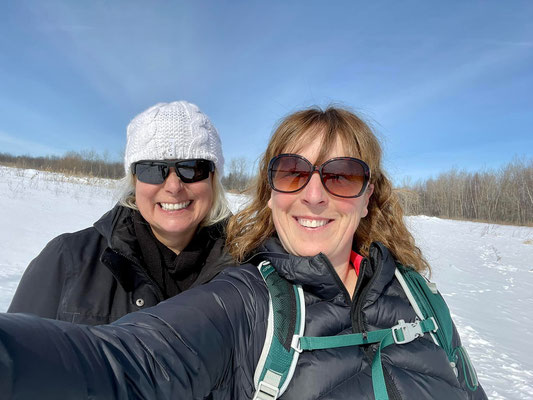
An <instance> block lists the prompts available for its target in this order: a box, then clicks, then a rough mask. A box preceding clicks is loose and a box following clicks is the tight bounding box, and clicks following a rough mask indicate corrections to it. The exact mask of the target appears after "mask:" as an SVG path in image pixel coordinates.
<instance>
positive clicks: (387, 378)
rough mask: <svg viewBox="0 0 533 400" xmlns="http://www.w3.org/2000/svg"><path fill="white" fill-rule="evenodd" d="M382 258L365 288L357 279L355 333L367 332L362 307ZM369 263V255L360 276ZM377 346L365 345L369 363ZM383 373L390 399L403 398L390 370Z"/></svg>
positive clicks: (352, 313)
mask: <svg viewBox="0 0 533 400" xmlns="http://www.w3.org/2000/svg"><path fill="white" fill-rule="evenodd" d="M375 251H378V250H376V246H372V245H371V246H370V251H369V257H370V256H371V255H370V252H375ZM380 258H381V259H380V260H379V261H380V262H379V263H378V268H377V269H376V271H374V274H373V275H372V277H371V278H370V281H369V282H368V283H367V284H366V286H365V288H364V289H361V288H362V286H363V284H362V280H361V281H360V280H357V285H356V286H355V291H354V299H356V301H354V302H353V303H352V308H351V310H350V312H351V319H352V331H353V332H354V333H359V332H361V333H364V332H365V330H364V329H365V327H364V325H363V319H362V318H361V315H362V308H363V299H364V298H365V297H366V295H367V293H368V292H369V291H370V289H371V288H372V286H373V285H374V282H375V281H376V279H377V278H378V277H379V275H380V273H381V270H382V269H383V262H382V257H380ZM369 265H370V260H369V258H367V257H365V258H363V260H362V261H361V269H360V271H359V275H360V276H364V275H363V273H365V272H366V270H367V268H370V266H369ZM360 290H361V294H360V295H359V297H356V296H357V295H358V292H359V291H360ZM356 316H357V317H358V318H357V321H356V319H355V317H356ZM355 325H357V329H358V330H357V331H356V330H355V329H356V326H355ZM373 347H374V348H373ZM375 347H376V346H375V345H374V346H372V345H368V346H367V347H366V348H364V347H363V352H364V354H365V356H366V358H367V361H368V363H369V365H372V360H373V358H374V357H375V354H376V350H375ZM383 373H384V374H383V375H384V378H385V385H386V386H387V389H388V390H387V391H388V392H392V393H389V399H390V400H402V397H401V395H400V393H399V391H398V388H397V387H396V385H395V384H394V381H393V380H392V378H391V376H390V374H389V372H388V371H387V370H386V369H385V368H383ZM389 389H390V390H389Z"/></svg>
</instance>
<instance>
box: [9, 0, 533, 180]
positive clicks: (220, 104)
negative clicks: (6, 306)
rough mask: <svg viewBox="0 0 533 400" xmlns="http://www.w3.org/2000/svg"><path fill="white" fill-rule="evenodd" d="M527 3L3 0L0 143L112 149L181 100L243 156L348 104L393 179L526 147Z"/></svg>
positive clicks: (530, 148)
mask: <svg viewBox="0 0 533 400" xmlns="http://www.w3.org/2000/svg"><path fill="white" fill-rule="evenodd" d="M531 93H533V2H531V1H510V2H502V1H446V2H443V1H401V2H398V1H375V2H363V1H334V2H333V1H332V2H325V1H310V0H306V1H290V2H289V1H268V2H266V1H256V0H247V1H231V2H230V1H222V0H219V1H214V0H213V1H209V0H205V1H194V2H193V1H188V2H186V1H157V0H153V1H137V0H127V1H123V0H113V1H98V0H92V1H70V0H64V1H53V0H47V1H38V0H35V1H26V0H17V1H4V2H1V3H0V152H9V153H12V154H30V155H48V154H56V155H60V154H63V153H64V152H66V151H69V150H75V151H83V150H86V151H88V150H94V151H96V152H98V153H101V154H103V153H104V152H107V154H108V155H109V156H110V157H111V158H113V159H121V157H122V152H123V148H124V144H125V132H126V126H127V124H128V122H129V121H130V120H131V119H132V118H133V116H134V115H136V114H137V113H139V112H141V111H142V110H144V109H146V108H147V107H149V106H150V105H152V104H154V103H156V102H160V101H173V100H181V99H184V100H189V101H191V102H194V103H196V104H198V105H199V106H200V108H201V109H202V110H203V111H204V112H206V113H207V114H208V115H209V116H210V118H211V119H212V121H213V123H214V124H215V126H216V127H217V129H218V131H219V133H220V135H221V137H222V141H223V148H224V152H225V157H226V160H230V159H231V158H233V157H242V156H244V157H246V158H247V159H248V160H249V161H250V162H251V163H252V162H254V161H255V160H256V159H257V158H258V157H259V155H260V154H261V152H262V151H263V150H264V149H265V147H266V143H267V141H268V138H269V135H270V134H271V132H272V128H273V126H274V125H275V123H276V122H277V121H278V120H279V119H280V118H281V117H283V116H284V115H286V114H288V113H290V112H292V111H294V110H296V109H300V108H302V107H307V106H311V105H319V106H327V105H328V104H330V103H336V104H340V105H344V106H347V107H350V108H352V109H354V110H356V111H358V112H359V113H361V114H362V115H363V116H364V117H365V118H367V120H370V121H371V123H372V125H373V126H374V127H375V129H376V131H377V132H378V134H379V135H380V137H381V138H382V140H383V144H384V148H385V164H386V167H387V169H388V171H389V174H390V175H391V176H392V178H393V179H394V180H395V181H396V182H401V181H402V180H403V179H404V178H405V177H408V176H409V177H411V178H412V179H413V180H416V179H419V178H426V177H430V176H436V175H437V174H438V173H439V172H443V171H446V170H449V169H450V168H452V167H455V168H459V169H466V170H480V169H486V168H498V167H500V166H501V165H503V164H505V163H507V162H509V161H510V160H512V159H513V157H515V156H518V157H525V158H527V159H530V158H531V157H533V128H532V126H533V96H532V95H531Z"/></svg>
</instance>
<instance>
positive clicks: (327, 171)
mask: <svg viewBox="0 0 533 400" xmlns="http://www.w3.org/2000/svg"><path fill="white" fill-rule="evenodd" d="M367 179H368V178H367V173H366V171H365V167H364V164H363V163H362V162H359V161H358V160H354V159H338V160H331V161H328V162H326V163H325V164H324V166H323V167H322V180H323V182H324V186H326V188H327V189H328V190H329V191H330V192H331V193H332V194H334V195H337V196H341V197H357V196H360V195H361V192H362V191H363V189H364V188H365V185H366V182H367Z"/></svg>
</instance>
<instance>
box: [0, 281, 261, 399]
mask: <svg viewBox="0 0 533 400" xmlns="http://www.w3.org/2000/svg"><path fill="white" fill-rule="evenodd" d="M243 290H247V289H246V285H244V284H243V283H242V282H237V283H235V282H231V280H217V281H215V282H212V283H210V284H208V285H205V286H202V287H199V288H197V289H194V290H190V291H188V292H185V293H183V294H182V295H180V296H177V297H174V298H173V299H170V300H168V301H166V302H163V303H160V304H159V305H158V306H156V307H153V308H151V309H147V310H146V311H143V312H138V313H133V314H129V315H127V316H125V317H123V318H122V319H120V320H118V321H117V322H116V323H114V324H112V325H106V326H99V327H88V326H81V325H74V324H69V323H65V322H60V321H51V320H46V319H41V318H37V317H33V316H28V315H19V314H11V315H9V314H2V315H0V391H1V393H2V396H5V397H6V398H11V397H16V398H17V399H34V398H40V399H57V398H69V399H71V398H87V397H91V398H94V399H104V398H105V399H110V398H115V399H155V398H157V399H170V398H184V399H186V398H187V399H188V398H190V399H196V398H199V399H203V398H205V397H207V396H208V395H209V393H210V392H211V391H212V390H213V388H214V387H216V386H218V385H220V384H221V383H222V382H221V381H222V380H224V379H226V380H227V379H231V374H232V361H233V355H234V350H235V342H236V332H238V335H239V336H240V337H241V338H242V337H243V334H244V336H249V334H250V333H251V332H250V327H251V326H253V325H254V323H253V322H252V321H250V318H253V315H254V312H253V308H254V305H253V304H252V305H250V304H247V305H246V306H244V301H245V300H243V299H248V300H247V301H248V302H250V301H253V296H250V295H248V296H243V295H242V291H243Z"/></svg>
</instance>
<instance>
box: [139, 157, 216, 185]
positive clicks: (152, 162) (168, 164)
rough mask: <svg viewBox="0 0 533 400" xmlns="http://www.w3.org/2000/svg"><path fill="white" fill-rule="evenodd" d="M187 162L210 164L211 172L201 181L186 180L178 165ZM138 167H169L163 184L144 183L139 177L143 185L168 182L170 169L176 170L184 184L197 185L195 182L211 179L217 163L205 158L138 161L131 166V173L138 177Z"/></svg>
mask: <svg viewBox="0 0 533 400" xmlns="http://www.w3.org/2000/svg"><path fill="white" fill-rule="evenodd" d="M185 161H202V162H206V163H208V165H209V170H208V174H207V176H206V177H205V178H203V179H199V180H192V181H191V180H190V179H189V178H186V177H184V176H183V175H182V174H181V173H180V172H179V168H180V167H179V166H178V164H179V163H180V162H185ZM137 165H148V166H156V165H164V166H166V167H168V172H167V174H166V175H165V176H164V177H163V181H162V182H161V183H149V182H144V181H142V180H141V179H139V178H138V177H137V179H139V180H140V181H141V182H143V183H147V184H149V185H161V184H162V183H164V182H165V181H166V179H167V178H168V176H169V175H170V168H174V171H175V172H176V175H177V176H178V178H180V180H181V181H182V182H183V183H195V182H201V181H203V180H205V179H207V178H209V173H211V172H214V171H215V163H214V162H213V161H211V160H206V159H204V158H186V159H184V160H140V161H136V162H134V163H132V164H131V173H132V174H133V175H134V176H138V174H137V173H136V169H137Z"/></svg>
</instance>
